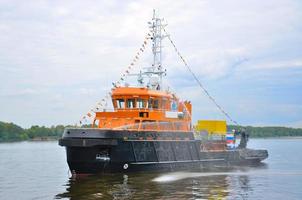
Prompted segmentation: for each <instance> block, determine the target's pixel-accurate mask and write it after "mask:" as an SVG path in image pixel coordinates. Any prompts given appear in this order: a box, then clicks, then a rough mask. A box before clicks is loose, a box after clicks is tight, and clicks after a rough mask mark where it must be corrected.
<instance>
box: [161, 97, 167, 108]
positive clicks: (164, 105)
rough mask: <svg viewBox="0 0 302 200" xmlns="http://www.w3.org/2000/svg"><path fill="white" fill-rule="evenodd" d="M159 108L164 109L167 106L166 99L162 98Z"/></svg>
mask: <svg viewBox="0 0 302 200" xmlns="http://www.w3.org/2000/svg"><path fill="white" fill-rule="evenodd" d="M161 108H162V109H166V108H167V100H166V99H162V101H161Z"/></svg>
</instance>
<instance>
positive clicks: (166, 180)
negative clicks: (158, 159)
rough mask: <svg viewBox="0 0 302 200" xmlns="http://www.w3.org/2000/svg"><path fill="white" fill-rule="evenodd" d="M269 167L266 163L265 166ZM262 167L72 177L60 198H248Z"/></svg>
mask: <svg viewBox="0 0 302 200" xmlns="http://www.w3.org/2000/svg"><path fill="white" fill-rule="evenodd" d="M262 167H265V166H262ZM257 169H259V167H258V168H252V169H251V168H240V169H232V170H225V169H224V170H215V171H203V172H174V173H137V174H127V175H126V174H114V175H113V174H112V175H110V174H106V175H98V176H90V177H85V178H83V177H81V178H79V177H77V178H76V179H69V181H68V183H67V185H66V192H64V193H61V194H58V195H56V197H55V198H56V199H248V196H249V194H250V193H251V192H252V191H253V188H252V186H251V184H250V175H251V173H254V172H255V170H257Z"/></svg>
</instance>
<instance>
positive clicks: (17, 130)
mask: <svg viewBox="0 0 302 200" xmlns="http://www.w3.org/2000/svg"><path fill="white" fill-rule="evenodd" d="M66 127H71V126H65V125H56V126H51V127H45V126H31V127H30V128H27V129H24V128H22V127H20V126H18V125H16V124H14V123H7V122H1V121H0V143H1V142H18V141H55V140H58V139H59V138H61V137H62V134H63V132H64V129H65V128H66ZM83 127H84V126H83ZM85 127H86V128H87V127H89V125H86V126H85ZM233 129H235V130H240V129H244V130H245V132H247V133H249V136H250V138H290V139H295V138H296V139H301V138H302V128H288V127H271V126H270V127H253V126H235V125H228V130H233Z"/></svg>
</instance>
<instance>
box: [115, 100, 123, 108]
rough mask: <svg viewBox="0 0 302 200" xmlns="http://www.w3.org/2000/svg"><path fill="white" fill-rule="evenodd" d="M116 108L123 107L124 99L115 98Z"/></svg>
mask: <svg viewBox="0 0 302 200" xmlns="http://www.w3.org/2000/svg"><path fill="white" fill-rule="evenodd" d="M116 105H117V108H125V100H124V99H117V100H116Z"/></svg>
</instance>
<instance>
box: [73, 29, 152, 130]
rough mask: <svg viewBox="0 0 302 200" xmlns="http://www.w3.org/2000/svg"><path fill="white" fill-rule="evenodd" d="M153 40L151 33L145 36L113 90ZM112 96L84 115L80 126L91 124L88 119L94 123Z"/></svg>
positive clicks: (114, 84) (109, 93) (114, 83)
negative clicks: (99, 111)
mask: <svg viewBox="0 0 302 200" xmlns="http://www.w3.org/2000/svg"><path fill="white" fill-rule="evenodd" d="M150 38H151V33H150V32H148V33H147V34H146V35H145V39H144V41H143V43H142V45H141V46H140V48H139V50H138V51H137V52H136V54H135V56H134V58H133V59H132V62H131V63H130V64H129V65H128V67H127V68H126V70H125V72H124V73H123V74H122V75H121V76H120V78H119V79H118V81H116V82H113V83H112V85H113V88H117V87H119V86H120V84H121V83H122V82H123V81H124V80H125V78H126V76H127V75H128V74H129V73H130V71H131V70H132V68H133V67H134V66H135V65H136V63H137V62H138V61H139V59H140V56H141V55H142V53H144V51H145V49H146V46H147V44H148V41H149V40H150ZM110 96H111V92H108V93H107V94H106V95H105V97H104V98H103V99H101V101H99V102H97V104H96V105H95V106H94V107H93V108H92V109H90V110H89V111H88V113H87V114H85V115H83V116H82V117H81V119H80V120H79V125H80V126H82V124H83V122H84V121H85V122H86V123H87V122H89V121H88V119H90V121H92V119H93V118H94V113H95V112H96V110H97V111H98V110H101V109H102V107H103V108H105V106H107V101H106V100H107V99H108V98H109V97H110ZM75 126H76V127H77V126H78V123H76V124H75Z"/></svg>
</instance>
